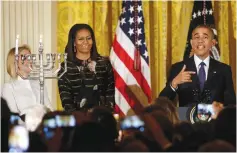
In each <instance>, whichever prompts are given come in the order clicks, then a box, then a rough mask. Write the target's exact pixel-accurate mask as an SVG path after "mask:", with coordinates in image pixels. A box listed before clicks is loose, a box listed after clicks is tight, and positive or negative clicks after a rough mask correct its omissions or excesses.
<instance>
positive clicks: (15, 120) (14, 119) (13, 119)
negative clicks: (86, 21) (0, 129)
mask: <svg viewBox="0 0 237 153" xmlns="http://www.w3.org/2000/svg"><path fill="white" fill-rule="evenodd" d="M20 120H21V118H20V117H19V116H18V115H14V114H12V115H11V116H10V123H11V124H19V123H20Z"/></svg>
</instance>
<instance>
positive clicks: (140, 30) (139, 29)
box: [137, 28, 142, 36]
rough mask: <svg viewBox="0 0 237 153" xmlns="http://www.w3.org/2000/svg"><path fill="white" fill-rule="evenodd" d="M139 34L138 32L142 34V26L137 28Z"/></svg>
mask: <svg viewBox="0 0 237 153" xmlns="http://www.w3.org/2000/svg"><path fill="white" fill-rule="evenodd" d="M137 34H138V36H139V35H140V34H142V29H141V28H138V29H137Z"/></svg>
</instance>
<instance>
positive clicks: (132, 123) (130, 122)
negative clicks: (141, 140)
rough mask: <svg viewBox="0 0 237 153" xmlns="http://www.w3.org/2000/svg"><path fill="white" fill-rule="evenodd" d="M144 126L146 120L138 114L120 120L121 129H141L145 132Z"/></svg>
mask: <svg viewBox="0 0 237 153" xmlns="http://www.w3.org/2000/svg"><path fill="white" fill-rule="evenodd" d="M144 126H145V123H144V121H143V120H141V118H140V117H138V116H136V115H134V116H128V117H125V118H124V119H123V120H121V121H120V128H121V130H127V129H138V130H139V131H141V132H143V131H144Z"/></svg>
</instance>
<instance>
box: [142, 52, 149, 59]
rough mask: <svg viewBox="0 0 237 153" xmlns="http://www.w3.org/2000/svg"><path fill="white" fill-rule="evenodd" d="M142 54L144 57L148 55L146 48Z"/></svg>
mask: <svg viewBox="0 0 237 153" xmlns="http://www.w3.org/2000/svg"><path fill="white" fill-rule="evenodd" d="M143 56H145V57H146V58H147V57H148V52H147V50H145V52H144V54H143Z"/></svg>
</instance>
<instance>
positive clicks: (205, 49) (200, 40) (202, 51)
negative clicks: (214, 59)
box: [190, 25, 216, 59]
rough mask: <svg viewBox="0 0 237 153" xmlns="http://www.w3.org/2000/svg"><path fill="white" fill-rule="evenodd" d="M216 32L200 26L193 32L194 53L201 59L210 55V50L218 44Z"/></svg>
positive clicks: (205, 26) (191, 41) (206, 26)
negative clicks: (215, 37)
mask: <svg viewBox="0 0 237 153" xmlns="http://www.w3.org/2000/svg"><path fill="white" fill-rule="evenodd" d="M214 36H215V35H214V32H213V30H212V29H211V28H210V27H209V26H208V25H199V26H197V27H196V28H195V29H194V30H193V31H192V39H191V40H190V43H191V46H192V51H193V52H194V54H195V55H197V56H198V57H199V58H201V59H205V58H206V57H208V56H209V55H210V49H211V48H212V46H214V45H215V44H216V40H215V39H214Z"/></svg>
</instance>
